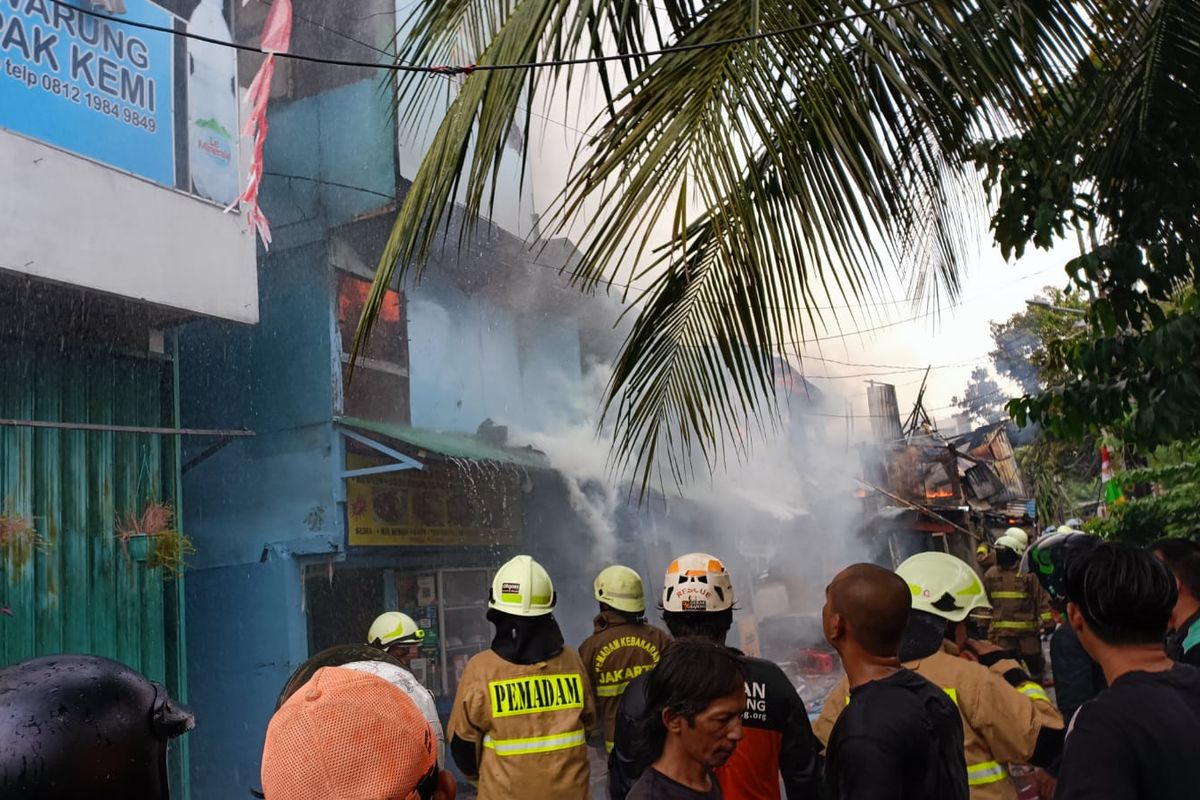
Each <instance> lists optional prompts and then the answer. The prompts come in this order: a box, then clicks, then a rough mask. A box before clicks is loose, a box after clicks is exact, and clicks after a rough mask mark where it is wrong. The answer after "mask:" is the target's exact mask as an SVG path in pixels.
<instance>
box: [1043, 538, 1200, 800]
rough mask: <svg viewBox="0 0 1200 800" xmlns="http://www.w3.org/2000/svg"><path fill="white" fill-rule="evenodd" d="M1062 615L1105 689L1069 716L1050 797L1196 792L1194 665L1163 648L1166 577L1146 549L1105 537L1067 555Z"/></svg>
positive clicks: (1178, 799) (1199, 741)
mask: <svg viewBox="0 0 1200 800" xmlns="http://www.w3.org/2000/svg"><path fill="white" fill-rule="evenodd" d="M1066 596H1067V600H1068V602H1067V616H1068V619H1069V620H1070V623H1071V627H1073V628H1074V629H1075V631H1076V632H1077V633H1078V634H1079V641H1080V642H1081V643H1082V644H1083V646H1084V648H1085V649H1086V650H1087V651H1088V653H1089V654H1090V655H1091V656H1092V658H1094V659H1095V660H1096V662H1097V663H1098V664H1100V667H1101V668H1102V669H1103V670H1104V675H1105V677H1106V678H1107V679H1108V686H1109V688H1108V689H1106V690H1105V691H1103V692H1101V693H1100V694H1099V695H1097V697H1096V699H1094V700H1092V701H1091V702H1089V703H1086V704H1085V705H1084V706H1083V707H1082V708H1080V709H1079V711H1078V713H1076V715H1075V719H1074V720H1072V722H1071V728H1070V731H1069V732H1068V734H1067V742H1066V748H1065V750H1064V752H1063V762H1062V768H1061V770H1060V772H1059V776H1058V792H1057V794H1056V795H1055V796H1056V798H1058V800H1077V799H1078V798H1096V797H1104V798H1118V799H1120V798H1131V800H1132V798H1154V800H1185V798H1188V799H1189V800H1190V798H1194V797H1196V794H1197V785H1196V780H1195V776H1194V775H1193V774H1192V771H1191V769H1190V767H1192V766H1194V765H1196V764H1200V670H1197V669H1196V668H1195V667H1192V666H1189V665H1187V664H1176V663H1175V662H1173V661H1172V660H1171V659H1170V657H1168V656H1167V654H1166V652H1165V651H1164V648H1163V637H1164V635H1165V634H1166V630H1167V623H1168V621H1169V620H1170V619H1171V613H1172V611H1173V610H1174V608H1175V600H1176V589H1175V580H1174V578H1173V577H1172V576H1171V573H1170V572H1169V571H1168V570H1167V568H1166V567H1165V566H1163V564H1162V563H1161V562H1160V561H1159V560H1158V559H1156V558H1155V557H1154V556H1153V555H1152V554H1151V553H1149V552H1148V551H1146V550H1140V549H1138V548H1135V547H1131V546H1129V545H1125V544H1118V543H1114V542H1105V543H1103V544H1100V545H1098V546H1096V547H1095V548H1094V549H1092V550H1091V551H1090V552H1088V553H1085V554H1083V555H1082V556H1081V557H1080V558H1079V560H1078V561H1077V562H1075V563H1072V565H1071V568H1070V569H1069V570H1068V572H1067V576H1066Z"/></svg>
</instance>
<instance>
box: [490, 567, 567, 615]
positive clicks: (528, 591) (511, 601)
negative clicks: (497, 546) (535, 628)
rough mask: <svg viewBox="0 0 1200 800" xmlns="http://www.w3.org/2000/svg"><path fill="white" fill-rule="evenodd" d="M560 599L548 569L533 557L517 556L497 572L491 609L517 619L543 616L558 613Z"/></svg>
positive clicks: (493, 584) (493, 583)
mask: <svg viewBox="0 0 1200 800" xmlns="http://www.w3.org/2000/svg"><path fill="white" fill-rule="evenodd" d="M557 599H558V598H557V596H556V595H555V594H554V584H553V583H552V582H551V581H550V575H549V573H547V572H546V570H545V568H544V567H543V566H542V565H541V564H539V563H538V562H536V561H534V560H533V557H532V556H517V557H515V558H513V559H511V560H510V561H509V562H508V563H506V564H505V565H504V566H502V567H500V569H498V570H496V577H495V578H493V579H492V595H491V597H490V598H489V599H488V608H494V609H495V610H497V611H503V612H504V613H506V614H512V615H513V616H517V617H543V616H545V615H546V614H549V613H550V612H551V611H553V610H554V604H555V601H556V600H557Z"/></svg>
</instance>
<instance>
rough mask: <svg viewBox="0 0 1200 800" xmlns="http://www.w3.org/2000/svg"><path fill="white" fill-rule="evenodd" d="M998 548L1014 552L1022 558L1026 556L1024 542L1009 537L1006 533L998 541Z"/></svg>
mask: <svg viewBox="0 0 1200 800" xmlns="http://www.w3.org/2000/svg"><path fill="white" fill-rule="evenodd" d="M996 547H997V548H1004V549H1006V550H1012V551H1013V552H1014V553H1016V554H1017V555H1019V556H1020V555H1024V554H1025V547H1026V545H1025V543H1024V542H1022V541H1021V540H1020V539H1018V538H1017V537H1015V536H1009V535H1008V534H1007V533H1006V534H1004V535H1003V536H1001V537H1000V538H999V539H997V540H996Z"/></svg>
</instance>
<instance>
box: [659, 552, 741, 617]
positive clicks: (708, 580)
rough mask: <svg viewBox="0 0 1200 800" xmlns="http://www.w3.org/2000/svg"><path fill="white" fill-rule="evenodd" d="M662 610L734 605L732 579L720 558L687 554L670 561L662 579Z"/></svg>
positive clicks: (696, 609) (709, 608) (730, 606)
mask: <svg viewBox="0 0 1200 800" xmlns="http://www.w3.org/2000/svg"><path fill="white" fill-rule="evenodd" d="M662 608H663V611H673V612H680V611H726V610H728V609H731V608H733V581H731V580H730V579H729V572H728V571H726V569H725V565H724V564H722V563H721V559H719V558H717V557H716V556H710V555H709V554H708V553H688V554H687V555H686V556H680V557H679V558H677V559H675V560H674V561H672V562H671V565H670V566H669V567H667V574H666V576H665V577H664V578H663V595H662Z"/></svg>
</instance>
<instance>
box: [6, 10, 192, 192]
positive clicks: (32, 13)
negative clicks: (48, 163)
mask: <svg viewBox="0 0 1200 800" xmlns="http://www.w3.org/2000/svg"><path fill="white" fill-rule="evenodd" d="M69 2H70V4H71V5H80V6H85V7H86V2H87V0H69ZM121 19H128V20H134V21H137V22H144V23H149V24H151V25H156V26H160V27H166V28H173V27H174V25H175V20H174V17H173V16H172V15H171V14H170V13H169V12H167V11H165V10H164V9H163V8H161V7H160V6H158V5H155V4H153V3H150V2H148V1H147V0H126V13H124V14H122V15H121ZM174 39H175V37H173V36H172V35H171V34H169V33H165V32H162V31H149V30H144V29H139V28H134V27H131V26H128V25H122V24H121V23H119V22H116V21H108V20H104V19H99V18H97V17H94V16H89V15H86V14H82V13H80V12H79V11H76V10H74V9H72V8H70V7H68V6H67V5H58V4H55V3H52V2H50V0H0V127H5V128H8V129H9V130H12V131H15V132H18V133H22V134H25V135H27V136H30V137H33V138H36V139H40V140H42V141H44V142H46V143H48V144H51V145H54V146H56V147H61V148H63V149H65V150H70V151H72V152H74V153H78V154H79V155H81V156H85V157H87V158H91V159H94V160H96V161H99V162H102V163H104V164H108V165H111V166H113V167H116V168H117V169H121V170H125V171H127V172H130V173H133V174H135V175H140V176H142V177H144V178H148V179H150V180H152V181H156V182H158V183H162V184H165V185H167V186H175V185H176V183H177V180H176V173H175V153H176V131H175V119H176V117H175V102H176V87H175V47H174Z"/></svg>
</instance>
